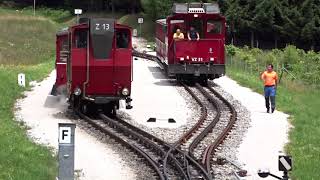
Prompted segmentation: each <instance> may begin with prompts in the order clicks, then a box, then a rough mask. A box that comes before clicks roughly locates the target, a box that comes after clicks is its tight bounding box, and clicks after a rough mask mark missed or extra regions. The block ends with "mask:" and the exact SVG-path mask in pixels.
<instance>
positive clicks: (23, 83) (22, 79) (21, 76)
mask: <svg viewBox="0 0 320 180" xmlns="http://www.w3.org/2000/svg"><path fill="white" fill-rule="evenodd" d="M18 85H19V86H22V87H26V75H25V74H23V73H20V74H18Z"/></svg>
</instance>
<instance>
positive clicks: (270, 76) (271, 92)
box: [261, 64, 278, 113]
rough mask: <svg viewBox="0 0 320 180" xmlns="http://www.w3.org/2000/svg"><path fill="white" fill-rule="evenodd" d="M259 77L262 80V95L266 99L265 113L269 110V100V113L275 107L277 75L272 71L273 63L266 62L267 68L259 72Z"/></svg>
mask: <svg viewBox="0 0 320 180" xmlns="http://www.w3.org/2000/svg"><path fill="white" fill-rule="evenodd" d="M261 79H262V80H263V81H264V97H265V100H266V108H267V113H269V112H270V101H271V113H273V112H274V110H275V108H276V90H277V85H278V75H277V73H276V72H275V71H273V65H272V64H268V66H267V70H266V71H264V72H263V73H262V74H261Z"/></svg>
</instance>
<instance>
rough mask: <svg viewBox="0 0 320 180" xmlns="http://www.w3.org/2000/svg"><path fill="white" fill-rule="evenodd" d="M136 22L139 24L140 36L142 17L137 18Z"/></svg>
mask: <svg viewBox="0 0 320 180" xmlns="http://www.w3.org/2000/svg"><path fill="white" fill-rule="evenodd" d="M138 24H139V26H140V36H141V34H142V32H141V24H143V18H138Z"/></svg>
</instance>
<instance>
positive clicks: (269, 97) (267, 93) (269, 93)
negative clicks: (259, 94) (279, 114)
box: [264, 86, 276, 109]
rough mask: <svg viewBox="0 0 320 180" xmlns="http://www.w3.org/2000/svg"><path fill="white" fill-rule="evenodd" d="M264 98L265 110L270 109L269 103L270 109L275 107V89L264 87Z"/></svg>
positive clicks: (273, 87)
mask: <svg viewBox="0 0 320 180" xmlns="http://www.w3.org/2000/svg"><path fill="white" fill-rule="evenodd" d="M264 97H265V100H266V108H267V109H269V108H270V101H271V109H274V108H275V107H276V87H275V86H265V87H264Z"/></svg>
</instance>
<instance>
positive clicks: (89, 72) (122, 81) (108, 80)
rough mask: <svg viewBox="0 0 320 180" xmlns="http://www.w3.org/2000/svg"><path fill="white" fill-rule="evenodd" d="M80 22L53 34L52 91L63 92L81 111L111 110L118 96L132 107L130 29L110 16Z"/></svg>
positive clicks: (112, 110) (115, 106)
mask: <svg viewBox="0 0 320 180" xmlns="http://www.w3.org/2000/svg"><path fill="white" fill-rule="evenodd" d="M81 21H82V23H79V24H77V25H74V26H71V27H69V28H66V29H63V30H61V31H59V32H58V33H57V41H56V72H57V77H56V83H55V85H54V88H53V94H57V93H64V94H66V95H67V97H68V98H69V102H70V104H71V105H72V106H73V107H74V108H78V109H80V110H81V111H84V112H86V111H88V108H91V107H93V108H94V109H102V110H104V111H106V112H113V113H115V111H116V109H117V108H119V100H121V99H123V100H125V102H126V108H128V109H129V108H132V106H131V104H130V102H131V101H132V100H131V98H130V94H131V81H132V41H131V32H132V31H131V28H130V27H128V26H124V25H120V24H117V23H116V22H115V21H114V20H113V19H104V18H95V19H94V18H92V19H82V20H81Z"/></svg>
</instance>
